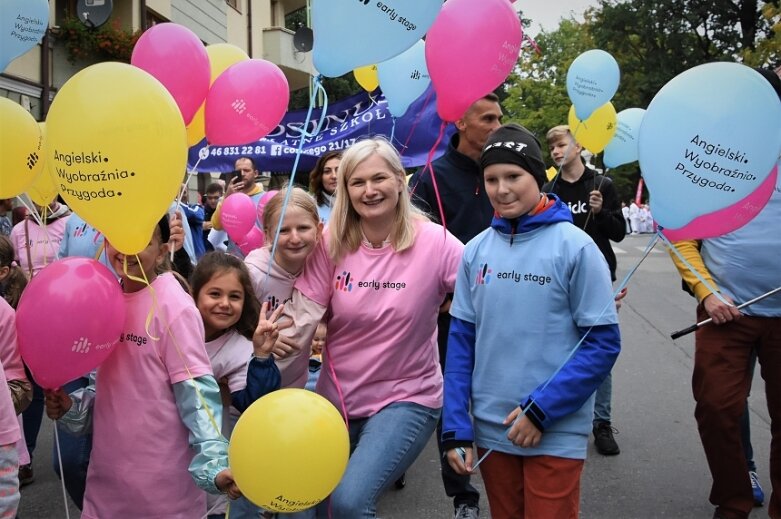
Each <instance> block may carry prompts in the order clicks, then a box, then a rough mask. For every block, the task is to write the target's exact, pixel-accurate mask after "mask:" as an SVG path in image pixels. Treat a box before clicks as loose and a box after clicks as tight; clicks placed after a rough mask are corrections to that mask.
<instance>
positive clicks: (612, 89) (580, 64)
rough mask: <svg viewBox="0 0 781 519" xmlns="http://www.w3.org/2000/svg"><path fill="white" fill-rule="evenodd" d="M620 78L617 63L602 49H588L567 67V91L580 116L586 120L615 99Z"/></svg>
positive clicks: (579, 117)
mask: <svg viewBox="0 0 781 519" xmlns="http://www.w3.org/2000/svg"><path fill="white" fill-rule="evenodd" d="M620 79H621V71H620V70H619V69H618V63H617V62H616V60H615V58H614V57H613V56H611V55H610V54H608V53H607V52H605V51H603V50H599V49H593V50H589V51H586V52H584V53H583V54H581V55H580V56H578V57H577V58H575V61H573V62H572V65H570V66H569V69H568V70H567V94H568V95H569V98H570V101H572V104H573V105H574V106H575V114H576V115H577V116H578V119H580V120H581V121H585V120H586V119H588V118H589V117H590V116H591V113H592V112H593V111H594V110H596V109H597V108H599V107H600V106H602V105H604V104H605V103H607V102H608V101H610V100H611V99H613V96H614V95H615V94H616V91H617V90H618V82H619V80H620Z"/></svg>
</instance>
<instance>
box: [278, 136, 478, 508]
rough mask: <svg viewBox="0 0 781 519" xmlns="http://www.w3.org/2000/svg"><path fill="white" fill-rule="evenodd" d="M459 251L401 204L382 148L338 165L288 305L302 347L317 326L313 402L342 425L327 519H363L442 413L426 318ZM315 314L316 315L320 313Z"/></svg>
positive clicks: (389, 150) (394, 160) (397, 169)
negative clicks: (332, 192) (324, 217)
mask: <svg viewBox="0 0 781 519" xmlns="http://www.w3.org/2000/svg"><path fill="white" fill-rule="evenodd" d="M462 250H463V245H462V244H461V242H459V241H458V239H456V238H455V237H454V236H453V235H451V234H450V233H448V232H446V231H445V230H444V229H443V228H442V227H441V226H439V225H437V224H434V223H432V222H430V221H428V219H427V218H426V217H425V216H424V215H423V214H422V213H420V212H419V211H418V210H417V209H415V208H414V207H413V206H412V204H411V203H410V200H409V195H408V193H407V188H406V184H405V175H404V168H403V167H402V165H401V160H400V158H399V155H398V153H396V150H395V149H393V147H392V146H391V145H390V143H388V141H386V140H385V139H382V138H374V139H368V140H365V141H361V142H359V143H357V144H355V145H354V146H353V147H351V148H350V149H349V150H347V152H346V153H345V154H344V156H343V157H342V162H341V164H340V169H339V180H338V186H337V190H336V200H335V202H334V207H333V210H332V212H331V218H330V220H329V228H328V229H327V230H326V232H325V236H324V240H322V242H321V243H319V244H318V246H317V247H316V248H315V251H314V253H313V254H312V256H311V257H310V258H309V261H308V263H307V265H306V267H305V269H304V272H303V274H302V275H301V277H300V278H299V279H298V281H297V282H296V290H295V291H294V293H293V302H292V304H291V305H290V308H291V313H293V314H294V315H293V318H294V322H295V325H296V328H295V329H294V330H293V329H291V330H293V332H292V333H291V330H286V331H285V332H283V333H284V334H287V335H292V338H293V339H294V342H296V343H298V344H310V343H311V340H312V336H313V334H314V331H315V329H316V327H317V324H318V322H319V321H320V317H321V316H322V315H327V316H328V317H327V324H328V342H327V346H326V348H325V351H324V353H323V368H322V370H321V374H320V378H319V380H318V383H317V392H318V393H320V394H321V395H323V396H325V397H326V398H328V399H329V400H330V401H331V402H333V404H334V405H335V406H337V408H339V409H341V410H342V411H343V412H344V413H345V414H346V417H347V420H348V426H349V432H350V444H351V457H350V462H349V464H348V466H347V470H346V472H345V474H344V477H343V478H342V481H341V482H340V483H339V486H338V487H337V488H336V490H334V492H333V494H332V495H331V504H330V507H331V513H332V516H333V517H339V518H346V519H350V518H353V517H362V518H363V517H374V516H375V510H376V503H377V498H378V497H379V496H380V494H381V493H382V492H383V490H385V489H386V488H388V487H389V486H390V485H391V484H393V482H394V481H396V480H397V479H398V478H399V477H400V476H401V475H402V474H403V473H404V472H405V471H406V470H407V468H409V466H410V465H412V463H413V462H414V461H415V459H416V458H417V456H418V455H419V454H420V452H421V451H422V450H423V448H424V446H425V445H426V443H427V442H428V440H429V438H430V437H431V434H432V433H433V432H434V430H435V428H436V425H437V421H438V419H439V416H440V413H441V408H442V374H441V371H440V368H439V361H438V354H437V341H436V338H437V315H438V312H439V307H440V305H441V303H442V301H443V300H444V298H445V295H446V294H447V293H448V292H452V291H453V286H454V283H455V277H456V271H457V270H458V264H459V261H460V257H461V252H462ZM326 311H327V314H326Z"/></svg>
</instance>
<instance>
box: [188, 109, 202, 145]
mask: <svg viewBox="0 0 781 519" xmlns="http://www.w3.org/2000/svg"><path fill="white" fill-rule="evenodd" d="M204 106H205V105H203V104H201V107H200V108H198V111H197V112H195V115H194V116H193V120H192V121H190V124H188V125H187V146H190V147H192V146H195V145H196V144H198V143H199V142H201V141H202V140H203V138H204V137H206V126H205V123H206V115H205V110H204Z"/></svg>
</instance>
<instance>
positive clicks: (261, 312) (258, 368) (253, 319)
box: [192, 252, 284, 517]
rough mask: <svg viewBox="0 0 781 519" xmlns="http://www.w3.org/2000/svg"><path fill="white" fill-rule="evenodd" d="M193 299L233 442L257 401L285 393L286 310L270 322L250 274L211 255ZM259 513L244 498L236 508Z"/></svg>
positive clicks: (220, 509)
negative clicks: (277, 352)
mask: <svg viewBox="0 0 781 519" xmlns="http://www.w3.org/2000/svg"><path fill="white" fill-rule="evenodd" d="M192 289H193V299H195V304H196V306H197V307H198V311H199V312H200V314H201V318H202V319H203V327H204V329H205V332H206V353H208V354H209V361H210V362H211V365H212V370H213V371H214V378H215V379H217V382H218V383H219V385H220V394H221V396H222V402H223V407H222V417H223V420H222V434H223V435H224V436H225V437H226V438H228V439H230V435H231V432H232V431H233V427H234V426H235V425H236V421H237V420H238V418H239V415H240V414H241V413H243V412H244V410H246V409H247V407H249V406H250V404H252V403H253V402H254V401H255V400H257V399H258V398H260V397H262V396H263V395H265V394H267V393H270V392H271V391H274V390H276V389H279V381H280V376H279V369H278V368H277V366H276V364H275V363H274V357H272V356H271V350H272V349H273V348H274V342H275V341H276V338H277V334H278V333H277V331H276V330H277V325H276V324H274V321H276V320H277V318H278V317H279V314H280V313H281V312H282V310H283V309H284V306H282V305H280V306H279V307H278V308H277V309H276V310H274V311H273V312H272V313H271V316H269V318H268V319H266V313H267V311H268V306H269V305H268V303H263V305H260V303H259V302H258V300H257V298H256V297H255V294H254V293H253V289H252V283H251V281H250V276H249V272H248V271H247V267H245V266H244V263H242V262H241V260H240V259H238V258H236V257H235V256H231V255H229V254H225V253H223V252H210V253H208V254H206V255H205V256H203V257H202V258H201V260H200V261H199V263H198V266H197V267H196V268H195V272H193V284H192ZM207 503H208V505H209V506H208V508H209V517H211V516H212V515H217V514H224V513H225V504H226V500H225V499H223V498H222V497H221V496H220V498H217V497H216V496H207ZM253 509H254V510H255V511H257V512H255V515H256V516H257V515H258V514H259V509H258V508H257V507H254V505H252V504H251V503H249V502H247V501H246V499H244V498H240V500H239V501H237V502H236V503H235V504H234V505H232V506H231V515H234V516H237V517H241V516H242V515H241V514H238V513H237V512H238V510H242V511H247V510H249V511H252V510H253Z"/></svg>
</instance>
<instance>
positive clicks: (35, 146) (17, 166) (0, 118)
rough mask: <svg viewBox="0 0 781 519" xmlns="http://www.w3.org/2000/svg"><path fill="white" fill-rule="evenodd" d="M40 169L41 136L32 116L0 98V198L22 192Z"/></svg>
mask: <svg viewBox="0 0 781 519" xmlns="http://www.w3.org/2000/svg"><path fill="white" fill-rule="evenodd" d="M42 169H43V137H42V136H41V130H40V128H39V127H38V123H37V122H36V121H35V118H34V117H33V116H32V115H30V112H28V111H27V110H25V109H24V108H22V107H21V105H19V103H14V102H13V101H11V100H10V99H7V98H5V97H0V198H13V197H15V196H17V195H21V194H22V193H24V192H25V191H26V190H27V188H28V187H29V186H30V185H31V184H32V183H33V181H34V180H35V178H36V177H37V176H38V174H39V173H40V172H41V170H42Z"/></svg>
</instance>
